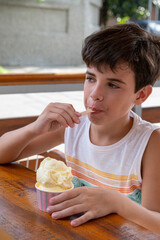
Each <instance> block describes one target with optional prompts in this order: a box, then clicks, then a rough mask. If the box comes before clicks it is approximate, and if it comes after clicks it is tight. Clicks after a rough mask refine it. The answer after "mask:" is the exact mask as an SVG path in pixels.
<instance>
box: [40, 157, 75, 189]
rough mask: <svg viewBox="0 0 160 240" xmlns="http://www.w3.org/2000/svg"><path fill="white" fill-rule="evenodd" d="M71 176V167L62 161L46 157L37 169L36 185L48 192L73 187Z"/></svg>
mask: <svg viewBox="0 0 160 240" xmlns="http://www.w3.org/2000/svg"><path fill="white" fill-rule="evenodd" d="M72 178H73V175H72V173H71V167H67V166H66V165H65V163H64V162H62V161H58V160H56V159H53V158H50V157H47V158H45V159H44V160H43V161H42V162H41V164H40V166H39V168H38V170H37V175H36V180H37V183H36V187H38V188H39V189H41V190H43V191H50V192H52V191H54V192H55V191H56V192H59V191H65V190H68V189H71V188H73V184H72Z"/></svg>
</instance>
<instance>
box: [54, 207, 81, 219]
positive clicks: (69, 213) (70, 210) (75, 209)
mask: <svg viewBox="0 0 160 240" xmlns="http://www.w3.org/2000/svg"><path fill="white" fill-rule="evenodd" d="M82 211H83V206H82V205H81V204H78V205H75V206H71V207H69V208H66V209H63V210H61V211H57V212H53V213H52V214H51V217H52V218H54V219H61V218H65V217H69V216H72V215H75V214H78V213H80V212H82Z"/></svg>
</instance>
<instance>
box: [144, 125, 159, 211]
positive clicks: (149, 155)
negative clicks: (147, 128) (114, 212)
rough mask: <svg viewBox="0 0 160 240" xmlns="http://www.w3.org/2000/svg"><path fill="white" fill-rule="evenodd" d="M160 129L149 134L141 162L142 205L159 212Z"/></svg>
mask: <svg viewBox="0 0 160 240" xmlns="http://www.w3.org/2000/svg"><path fill="white" fill-rule="evenodd" d="M159 171H160V129H156V130H154V131H153V133H152V134H151V137H150V139H149V142H148V144H147V147H146V150H145V152H144V156H143V161H142V178H143V181H142V204H143V205H144V206H145V207H147V208H150V209H152V210H156V211H160V174H159Z"/></svg>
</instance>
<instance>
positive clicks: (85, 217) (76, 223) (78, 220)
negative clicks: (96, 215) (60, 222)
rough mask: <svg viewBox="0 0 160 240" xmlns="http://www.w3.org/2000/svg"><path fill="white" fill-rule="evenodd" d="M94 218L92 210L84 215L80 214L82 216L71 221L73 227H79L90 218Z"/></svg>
mask: <svg viewBox="0 0 160 240" xmlns="http://www.w3.org/2000/svg"><path fill="white" fill-rule="evenodd" d="M91 219H93V216H92V214H91V213H90V212H86V213H84V214H82V215H80V217H78V218H76V219H74V220H72V221H71V225H72V226H73V227H78V226H80V225H82V224H84V223H86V222H88V221H89V220H91Z"/></svg>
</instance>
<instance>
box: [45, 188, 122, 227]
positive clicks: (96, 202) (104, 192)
mask: <svg viewBox="0 0 160 240" xmlns="http://www.w3.org/2000/svg"><path fill="white" fill-rule="evenodd" d="M117 194H120V193H119V192H117V191H114V190H110V189H106V188H100V187H79V188H75V189H72V190H69V191H67V192H64V193H61V194H59V195H58V196H55V197H53V198H51V199H50V204H51V206H48V208H47V212H48V213H49V214H51V216H52V218H54V219H60V218H64V217H68V216H72V215H75V214H79V213H83V214H82V215H80V216H79V217H78V218H76V219H74V220H72V221H71V225H72V226H74V227H76V226H79V225H81V224H83V223H85V222H87V221H89V220H91V219H95V218H99V217H103V216H106V215H108V214H110V213H113V212H114V213H115V212H116V205H117V204H116V203H117V199H118V198H119V196H117Z"/></svg>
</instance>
